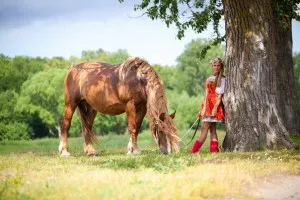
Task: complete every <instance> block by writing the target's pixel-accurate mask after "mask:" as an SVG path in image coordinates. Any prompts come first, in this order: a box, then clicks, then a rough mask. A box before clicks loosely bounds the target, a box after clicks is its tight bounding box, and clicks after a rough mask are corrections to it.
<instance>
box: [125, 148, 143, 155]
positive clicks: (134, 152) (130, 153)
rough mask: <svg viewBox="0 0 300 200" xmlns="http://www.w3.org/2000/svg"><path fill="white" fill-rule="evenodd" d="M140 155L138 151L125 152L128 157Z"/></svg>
mask: <svg viewBox="0 0 300 200" xmlns="http://www.w3.org/2000/svg"><path fill="white" fill-rule="evenodd" d="M140 154H141V152H140V151H139V150H137V149H136V150H133V151H128V152H127V155H128V156H138V155H140Z"/></svg>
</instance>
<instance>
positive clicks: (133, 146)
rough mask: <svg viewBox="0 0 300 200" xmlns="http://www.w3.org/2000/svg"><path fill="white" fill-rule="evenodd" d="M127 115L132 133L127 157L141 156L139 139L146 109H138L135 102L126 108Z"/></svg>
mask: <svg viewBox="0 0 300 200" xmlns="http://www.w3.org/2000/svg"><path fill="white" fill-rule="evenodd" d="M126 114H127V120H128V131H129V133H130V139H129V143H128V146H127V149H128V152H127V155H139V154H140V150H139V149H138V145H137V138H138V134H139V130H140V127H141V124H142V121H143V119H144V117H145V114H146V108H145V107H142V108H140V107H136V106H135V105H134V103H133V101H130V102H129V103H128V104H127V107H126Z"/></svg>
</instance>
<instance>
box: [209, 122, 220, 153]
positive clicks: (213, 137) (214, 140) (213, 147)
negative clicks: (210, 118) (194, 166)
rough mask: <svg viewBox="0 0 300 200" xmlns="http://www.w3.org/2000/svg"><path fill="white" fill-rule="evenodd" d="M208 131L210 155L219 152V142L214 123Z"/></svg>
mask: <svg viewBox="0 0 300 200" xmlns="http://www.w3.org/2000/svg"><path fill="white" fill-rule="evenodd" d="M209 131H210V145H209V151H210V152H211V153H213V152H219V142H218V135H217V126H216V122H213V123H211V126H210V127H209Z"/></svg>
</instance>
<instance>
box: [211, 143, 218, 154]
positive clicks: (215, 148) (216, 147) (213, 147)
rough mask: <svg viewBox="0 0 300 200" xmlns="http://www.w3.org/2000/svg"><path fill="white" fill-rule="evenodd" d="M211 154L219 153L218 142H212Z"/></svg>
mask: <svg viewBox="0 0 300 200" xmlns="http://www.w3.org/2000/svg"><path fill="white" fill-rule="evenodd" d="M209 151H210V153H215V152H219V142H218V141H216V140H213V141H210V148H209Z"/></svg>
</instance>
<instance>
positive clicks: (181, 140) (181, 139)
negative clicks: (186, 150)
mask: <svg viewBox="0 0 300 200" xmlns="http://www.w3.org/2000/svg"><path fill="white" fill-rule="evenodd" d="M197 121H198V123H197V127H196V129H195V132H194V135H193V137H192V139H191V140H190V141H189V142H188V143H184V142H183V138H184V137H185V136H186V135H187V134H188V133H189V132H190V131H191V129H192V128H193V127H194V125H195V124H196V122H197ZM199 125H200V119H196V121H195V122H194V123H193V125H192V126H191V128H190V129H189V130H188V131H187V132H186V133H185V134H184V135H183V137H182V138H180V139H179V142H182V143H183V144H184V146H182V147H185V146H187V145H189V144H190V143H191V141H193V139H194V137H195V135H196V133H197V130H198V128H199Z"/></svg>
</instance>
